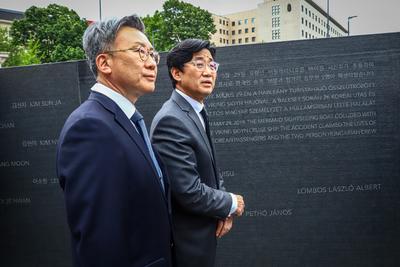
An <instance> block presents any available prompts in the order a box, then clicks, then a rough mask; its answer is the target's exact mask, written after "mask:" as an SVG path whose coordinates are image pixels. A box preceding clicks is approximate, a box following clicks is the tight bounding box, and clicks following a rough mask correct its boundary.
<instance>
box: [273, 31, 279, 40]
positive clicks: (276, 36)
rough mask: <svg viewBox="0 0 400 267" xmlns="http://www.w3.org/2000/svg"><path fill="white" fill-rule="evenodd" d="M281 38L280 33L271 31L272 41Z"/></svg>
mask: <svg viewBox="0 0 400 267" xmlns="http://www.w3.org/2000/svg"><path fill="white" fill-rule="evenodd" d="M280 38H281V31H280V30H279V29H278V30H272V40H278V39H280Z"/></svg>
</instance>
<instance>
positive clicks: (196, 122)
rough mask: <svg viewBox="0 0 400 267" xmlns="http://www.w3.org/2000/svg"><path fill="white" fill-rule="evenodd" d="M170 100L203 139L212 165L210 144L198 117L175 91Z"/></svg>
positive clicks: (212, 157)
mask: <svg viewBox="0 0 400 267" xmlns="http://www.w3.org/2000/svg"><path fill="white" fill-rule="evenodd" d="M171 99H172V100H173V101H174V102H175V103H177V104H178V106H179V107H180V108H181V109H182V110H183V111H184V112H186V113H187V115H188V117H189V118H190V119H191V120H192V122H193V123H194V125H196V128H197V130H198V131H199V133H200V135H201V137H202V138H203V141H204V143H205V145H206V147H207V150H208V153H209V154H210V157H211V159H212V161H213V164H214V155H213V152H212V148H211V145H210V142H209V140H208V137H207V133H206V131H205V130H204V127H203V125H202V124H201V122H200V119H199V116H197V113H196V111H195V110H194V109H193V107H192V106H191V105H190V104H189V103H188V102H187V101H186V100H185V99H184V98H183V97H182V96H181V95H179V94H178V93H177V92H175V90H174V91H173V92H172V95H171Z"/></svg>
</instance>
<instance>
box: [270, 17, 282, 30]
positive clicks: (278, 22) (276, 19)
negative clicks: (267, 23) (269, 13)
mask: <svg viewBox="0 0 400 267" xmlns="http://www.w3.org/2000/svg"><path fill="white" fill-rule="evenodd" d="M280 26H281V18H280V17H274V18H272V28H278V27H280Z"/></svg>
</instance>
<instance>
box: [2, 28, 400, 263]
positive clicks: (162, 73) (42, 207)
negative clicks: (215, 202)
mask: <svg viewBox="0 0 400 267" xmlns="http://www.w3.org/2000/svg"><path fill="white" fill-rule="evenodd" d="M216 60H217V61H218V62H220V63H221V67H220V70H219V73H218V80H217V86H216V89H215V91H214V93H213V94H212V95H211V96H210V97H209V99H208V100H207V103H206V105H207V108H208V113H209V115H210V123H211V130H212V135H213V139H214V142H215V145H216V151H217V157H218V163H219V167H220V172H221V175H222V176H223V177H224V179H225V184H226V187H227V189H228V190H229V191H231V192H235V193H240V194H243V195H244V197H245V200H246V211H245V213H244V215H243V217H241V218H237V219H236V218H235V220H234V228H233V229H232V231H231V233H229V235H227V236H226V237H224V238H222V239H221V240H220V241H219V247H218V259H217V266H398V265H399V264H400V256H399V255H398V248H399V247H400V209H399V208H398V207H399V206H400V182H399V178H400V160H399V159H400V157H399V155H400V150H399V146H400V140H399V105H400V101H399V100H400V75H399V73H400V33H392V34H381V35H367V36H358V37H351V38H331V39H318V40H306V41H294V42H281V43H271V44H257V45H244V46H233V47H225V48H218V49H217V58H216ZM93 83H94V78H93V76H92V74H91V72H90V71H89V69H88V67H87V65H86V62H84V61H79V62H67V63H58V64H46V65H38V66H29V67H18V68H5V69H0V95H1V97H0V111H1V113H0V147H1V149H0V254H1V256H0V265H1V266H24V267H27V266H28V267H29V266H49V267H58V266H60V267H64V266H65V267H67V266H71V261H70V251H69V233H68V227H67V223H66V216H65V210H64V203H63V196H62V192H61V190H60V188H59V185H58V180H57V178H56V176H55V147H56V144H57V139H58V134H59V131H60V129H61V127H62V125H63V123H64V121H65V119H66V118H67V116H68V115H69V114H70V113H71V112H72V110H73V109H75V108H76V107H77V106H78V105H79V104H80V103H81V102H82V101H84V100H85V99H86V98H87V96H88V94H89V91H90V87H91V85H92V84H93ZM171 90H172V89H171V83H170V81H169V77H168V74H167V70H166V67H165V54H163V55H162V59H161V63H160V67H159V74H158V80H157V88H156V92H155V93H154V94H152V95H148V96H144V97H142V98H141V99H140V100H139V101H138V103H137V105H138V108H139V109H140V110H141V112H142V114H143V115H144V117H145V118H146V123H147V125H148V126H149V125H150V123H151V119H152V118H153V116H154V114H155V113H156V112H157V110H158V109H159V108H160V107H161V105H162V103H163V102H164V101H165V100H166V99H167V98H168V97H169V95H170V93H171Z"/></svg>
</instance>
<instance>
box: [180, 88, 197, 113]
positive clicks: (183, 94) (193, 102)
mask: <svg viewBox="0 0 400 267" xmlns="http://www.w3.org/2000/svg"><path fill="white" fill-rule="evenodd" d="M175 91H176V92H177V93H178V94H180V95H181V96H182V97H183V98H184V99H185V100H186V101H187V102H189V104H190V105H191V106H192V108H193V109H194V110H195V111H196V113H200V111H201V110H202V109H203V108H204V104H203V103H200V102H198V101H197V100H194V99H193V98H191V97H190V96H188V95H187V94H185V93H184V92H182V91H181V90H179V89H176V88H175Z"/></svg>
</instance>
